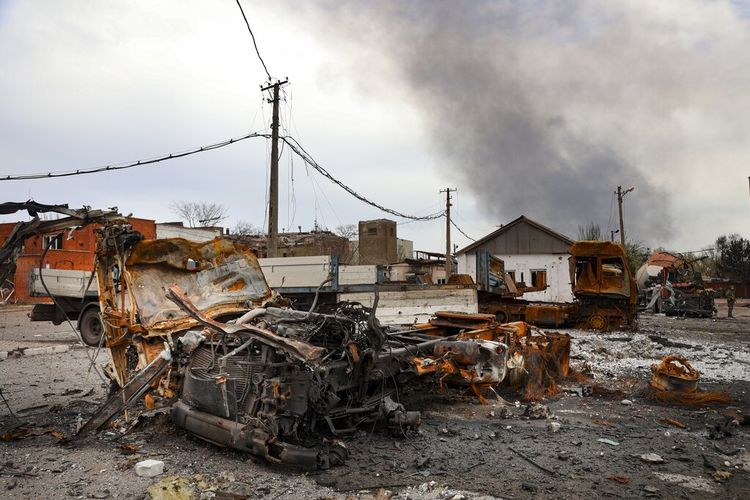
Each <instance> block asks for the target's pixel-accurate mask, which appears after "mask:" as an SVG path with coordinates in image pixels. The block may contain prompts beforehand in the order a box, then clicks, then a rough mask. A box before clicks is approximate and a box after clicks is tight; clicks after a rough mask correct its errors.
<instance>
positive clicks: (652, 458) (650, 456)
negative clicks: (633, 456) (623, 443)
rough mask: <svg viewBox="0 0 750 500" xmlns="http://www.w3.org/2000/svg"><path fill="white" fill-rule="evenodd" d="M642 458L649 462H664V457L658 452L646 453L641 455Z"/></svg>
mask: <svg viewBox="0 0 750 500" xmlns="http://www.w3.org/2000/svg"><path fill="white" fill-rule="evenodd" d="M641 460H643V461H644V462H646V463H649V464H663V463H664V459H663V458H662V457H661V456H660V455H657V454H656V453H644V454H643V455H641Z"/></svg>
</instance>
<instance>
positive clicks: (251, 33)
mask: <svg viewBox="0 0 750 500" xmlns="http://www.w3.org/2000/svg"><path fill="white" fill-rule="evenodd" d="M237 7H239V8H240V12H241V13H242V19H244V20H245V25H246V26H247V31H249V32H250V38H252V39H253V47H255V53H256V54H258V59H260V63H261V64H262V65H263V70H264V71H265V72H266V76H267V77H268V80H271V73H269V72H268V68H267V67H266V63H265V61H263V58H262V57H261V56H260V51H259V50H258V44H257V43H256V42H255V35H254V34H253V30H252V29H250V23H249V22H248V20H247V16H245V11H244V10H243V9H242V4H240V0H237Z"/></svg>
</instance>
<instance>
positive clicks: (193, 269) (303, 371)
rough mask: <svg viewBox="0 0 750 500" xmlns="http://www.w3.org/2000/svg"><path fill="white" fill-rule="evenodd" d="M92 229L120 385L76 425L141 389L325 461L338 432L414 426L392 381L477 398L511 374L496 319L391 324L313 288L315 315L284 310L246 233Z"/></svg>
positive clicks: (159, 403)
mask: <svg viewBox="0 0 750 500" xmlns="http://www.w3.org/2000/svg"><path fill="white" fill-rule="evenodd" d="M98 238H99V246H98V249H97V255H96V262H97V264H96V268H97V277H98V284H99V294H100V295H99V299H100V306H101V316H102V322H103V324H104V329H105V332H104V339H105V340H104V342H105V346H106V347H108V348H109V349H110V350H111V357H112V363H111V365H110V366H109V367H108V370H107V373H108V375H109V376H110V377H111V378H112V379H113V380H114V381H116V382H117V385H118V386H119V390H118V392H117V393H116V394H114V395H113V396H112V397H110V399H109V400H108V401H107V402H105V403H104V405H103V406H102V407H101V408H100V409H99V411H98V412H97V413H96V414H95V415H94V416H93V417H92V418H91V419H90V420H89V421H88V422H87V423H86V424H85V425H84V426H83V428H82V429H81V431H80V433H79V434H82V435H85V434H87V433H92V432H96V431H98V430H100V429H102V428H103V427H104V425H105V424H106V423H107V422H108V421H109V420H110V419H111V418H112V417H114V416H115V415H118V414H120V413H122V412H123V410H124V409H125V408H127V407H128V405H129V404H131V403H133V402H135V401H136V400H139V399H140V398H141V397H143V398H144V401H145V406H146V408H159V407H162V408H166V409H170V411H171V415H172V419H173V420H174V422H175V423H176V424H177V425H178V426H180V427H183V428H185V429H187V430H188V431H190V432H191V433H193V434H195V435H197V436H198V437H200V438H202V439H204V440H206V441H209V442H211V443H214V444H217V445H220V446H227V447H232V448H235V449H238V450H242V451H246V452H249V453H251V454H253V455H255V456H257V457H260V458H262V459H264V460H267V461H269V462H275V463H287V464H292V465H295V466H300V467H303V468H306V469H315V468H323V469H324V468H327V467H329V466H331V465H335V464H338V463H341V462H343V461H344V459H345V458H346V456H347V449H346V446H345V445H344V444H343V442H342V441H341V440H340V439H339V438H342V437H344V436H347V435H350V434H352V433H354V432H356V431H357V428H358V426H361V425H363V426H366V427H367V428H368V429H370V430H371V429H373V427H374V426H375V424H377V423H380V424H382V425H384V426H387V427H388V428H389V429H390V430H391V431H392V432H394V433H395V434H397V435H403V434H404V433H406V432H408V431H409V430H412V429H416V428H417V426H418V425H419V424H420V418H421V417H420V414H419V412H413V411H406V410H405V409H404V407H403V406H402V405H401V404H400V403H399V402H397V401H394V398H395V399H398V395H399V391H398V388H397V385H398V384H402V383H406V382H407V381H409V380H411V379H416V378H417V377H419V376H423V375H433V376H435V377H438V378H439V380H440V381H441V383H442V382H443V380H445V381H446V382H449V381H450V380H452V379H451V377H453V379H455V380H456V381H457V382H458V383H465V384H466V385H469V386H470V387H471V388H472V389H473V390H475V391H476V393H477V394H478V395H480V393H479V390H480V388H481V387H486V386H487V385H491V384H498V383H500V382H502V381H503V379H504V377H505V373H506V363H507V357H508V344H507V342H504V341H501V340H505V339H506V338H507V336H508V332H507V331H505V330H503V329H502V328H500V327H499V326H498V325H492V326H490V327H488V328H485V329H484V330H482V334H483V335H485V336H487V335H488V336H489V337H488V338H484V337H482V338H479V337H467V338H457V337H456V335H455V333H450V334H449V335H447V336H446V335H440V334H439V332H442V331H443V330H445V328H443V329H441V328H436V330H435V331H433V330H432V329H412V330H411V331H408V332H407V331H404V332H400V333H399V334H398V335H396V334H393V333H386V332H385V331H384V329H383V328H382V327H381V326H380V324H379V322H378V320H377V319H376V317H375V310H376V307H377V300H378V299H377V295H376V296H375V305H374V306H373V308H372V309H369V308H365V307H363V306H362V305H361V304H358V303H347V302H344V303H340V304H338V305H336V306H334V309H333V310H329V311H328V312H327V313H320V312H316V303H317V297H316V299H315V300H314V302H313V306H312V308H311V309H310V310H309V311H296V310H293V309H290V308H288V307H285V304H284V300H283V298H281V297H280V296H279V295H278V294H275V293H274V292H272V291H271V289H270V288H269V287H268V285H267V283H266V280H265V278H264V276H263V273H262V270H261V268H260V266H259V264H258V261H257V258H256V256H255V254H254V253H253V252H252V251H251V250H250V249H249V248H248V247H246V246H245V245H243V244H241V243H236V242H231V241H228V240H225V239H221V238H217V239H214V240H213V241H209V242H207V243H201V244H198V243H192V242H189V241H186V240H183V239H165V240H153V241H149V240H143V239H142V238H141V236H140V234H138V233H137V232H133V231H131V230H130V228H129V226H127V225H123V224H109V225H105V226H104V227H103V228H101V229H100V230H99V231H98ZM329 307H330V306H329ZM448 330H449V329H448ZM464 330H465V329H464V328H462V329H461V331H464ZM446 331H447V330H446ZM392 396H393V398H392Z"/></svg>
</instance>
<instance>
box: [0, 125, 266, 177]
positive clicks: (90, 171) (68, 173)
mask: <svg viewBox="0 0 750 500" xmlns="http://www.w3.org/2000/svg"><path fill="white" fill-rule="evenodd" d="M253 137H264V138H266V139H269V138H270V137H271V134H262V133H259V132H251V133H249V134H245V135H242V136H240V137H234V138H232V139H227V140H224V141H221V142H216V143H214V144H209V145H207V146H201V147H199V148H193V149H188V150H186V151H182V152H180V153H171V154H168V155H164V156H159V157H156V158H149V159H146V160H138V161H133V162H129V163H121V164H115V165H107V166H104V167H94V168H88V169H76V170H61V171H58V172H47V173H43V174H42V173H40V174H22V175H4V176H2V177H0V181H20V180H32V179H52V178H56V177H71V176H74V175H85V174H96V173H99V172H112V171H115V170H125V169H128V168H134V167H142V166H144V165H152V164H154V163H159V162H162V161H166V160H174V159H177V158H184V157H185V156H190V155H194V154H197V153H203V152H204V151H212V150H214V149H219V148H223V147H225V146H229V145H230V144H234V143H236V142H240V141H244V140H245V139H250V138H253Z"/></svg>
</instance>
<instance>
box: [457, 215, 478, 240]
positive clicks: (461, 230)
mask: <svg viewBox="0 0 750 500" xmlns="http://www.w3.org/2000/svg"><path fill="white" fill-rule="evenodd" d="M451 226H453V227H455V228H456V229H457V230H458V232H459V233H461V234H463V235H464V236H466V237H467V238H469V239H470V240H471V241H477V240H476V239H474V238H472V237H471V236H469V235H468V234H466V233H465V232H464V230H463V229H461V228H460V227H458V224H456V223H455V222H453V219H451Z"/></svg>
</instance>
